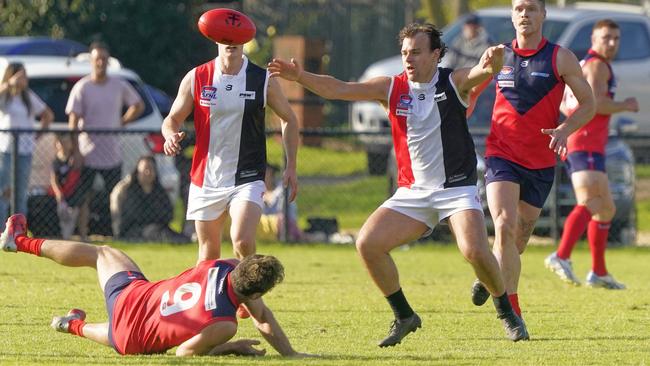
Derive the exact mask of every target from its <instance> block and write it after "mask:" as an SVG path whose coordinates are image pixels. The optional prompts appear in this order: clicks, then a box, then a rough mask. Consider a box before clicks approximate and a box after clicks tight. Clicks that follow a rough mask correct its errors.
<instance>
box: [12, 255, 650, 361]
mask: <svg viewBox="0 0 650 366" xmlns="http://www.w3.org/2000/svg"><path fill="white" fill-rule="evenodd" d="M121 248H123V249H125V250H126V251H127V253H129V254H130V255H131V256H132V257H133V258H134V259H135V260H136V261H137V262H138V263H139V264H140V266H141V267H142V269H143V271H144V272H145V274H147V276H148V277H149V278H150V279H151V280H158V279H161V278H165V277H168V276H171V275H175V274H177V273H179V272H180V271H182V270H183V269H185V268H186V267H189V266H191V265H192V264H193V263H194V260H195V258H196V246H195V245H189V246H165V245H155V244H143V245H137V246H121ZM550 250H551V249H550V248H548V247H533V248H530V249H529V251H528V252H527V253H526V254H524V256H523V274H522V278H521V282H520V291H519V292H520V299H521V304H522V307H523V309H524V316H525V319H526V322H527V325H528V328H529V330H530V333H531V337H532V340H531V341H530V342H519V343H512V342H510V341H508V340H506V339H505V337H504V334H503V329H502V328H501V325H500V323H499V321H498V320H497V319H496V318H495V314H494V311H493V308H492V307H491V305H490V303H488V304H486V305H485V306H483V307H475V306H473V305H472V304H471V302H470V301H469V286H470V284H471V282H472V280H473V278H474V276H473V274H472V272H471V269H470V267H469V265H467V264H466V263H465V262H464V260H463V259H462V258H461V256H460V254H459V253H458V251H457V249H455V247H453V246H437V245H426V246H415V247H413V248H411V249H409V250H401V249H397V250H395V251H394V252H393V256H394V259H395V261H396V263H397V264H398V266H399V268H400V270H401V273H400V275H401V279H402V286H403V288H404V291H405V294H406V295H407V297H408V298H409V300H410V302H411V304H412V306H413V307H414V309H415V310H416V311H417V312H418V313H419V314H420V315H421V317H422V320H423V328H422V329H421V330H419V331H418V332H416V333H415V334H412V335H409V336H408V337H407V338H406V339H405V340H404V342H403V344H401V345H399V346H397V347H395V348H390V349H379V348H378V347H377V346H376V345H375V343H376V341H377V340H378V339H380V338H382V337H383V336H384V335H385V333H386V331H387V330H388V325H389V323H390V320H391V317H392V315H391V312H390V309H389V308H388V306H387V304H386V302H385V300H384V299H383V298H382V296H381V295H380V294H379V292H378V290H377V289H376V288H375V287H374V285H373V284H372V283H371V281H370V279H369V277H368V275H367V274H366V273H365V271H364V270H363V268H362V265H361V264H360V262H359V259H358V258H357V256H356V253H355V251H354V249H353V248H352V247H351V246H333V245H330V246H325V245H318V246H314V245H312V246H306V245H300V246H280V245H263V246H260V247H259V252H262V253H271V254H274V255H276V256H278V257H279V258H280V259H281V260H282V262H283V263H284V265H285V267H286V280H285V282H284V283H283V284H281V285H279V287H278V288H277V289H275V290H274V291H272V292H271V293H270V294H269V295H268V296H267V297H266V302H267V303H268V304H269V306H270V307H271V308H272V309H274V312H275V315H276V317H277V318H278V320H279V321H280V322H281V324H283V326H284V329H285V331H286V332H287V334H288V336H289V338H290V339H291V340H292V343H293V345H294V347H295V348H296V349H297V350H299V351H303V352H309V353H315V354H319V355H321V357H320V358H316V359H302V360H286V359H283V358H281V357H279V356H278V355H277V353H276V352H275V351H273V350H271V349H269V346H268V344H263V346H264V347H265V348H267V351H268V355H267V356H264V357H259V358H255V359H251V358H243V357H232V356H228V357H224V358H221V359H216V360H208V359H206V358H205V357H196V358H191V359H183V360H180V359H177V358H175V356H173V351H170V352H168V354H166V355H156V356H128V357H121V356H119V355H117V354H116V353H115V352H114V351H113V350H111V349H110V348H108V347H104V346H100V345H96V344H94V343H92V342H90V341H88V340H84V339H81V338H78V337H73V336H70V335H66V334H59V333H56V332H54V331H53V330H51V329H50V328H49V326H48V324H49V321H50V319H51V317H52V316H53V315H56V314H61V313H65V312H66V311H67V310H68V309H70V308H71V307H79V308H82V309H85V310H86V312H87V313H88V320H89V321H91V322H102V321H105V320H106V319H107V318H106V312H105V309H104V303H103V301H104V300H103V297H102V294H101V292H100V290H99V287H98V286H97V281H96V278H95V274H94V272H93V271H92V270H90V269H75V268H63V267H60V266H58V265H55V264H53V263H52V262H49V261H48V260H46V259H41V258H36V257H33V256H29V255H26V254H7V253H0V293H2V294H3V296H2V301H0V334H1V335H2V336H1V337H0V364H2V365H13V364H39V365H61V364H79V365H89V364H113V365H143V364H158V365H177V364H204V363H207V362H214V363H219V364H228V365H251V364H254V365H432V364H437V365H449V364H463V365H478V364H485V365H494V364H501V365H515V364H516V365H598V364H601V365H614V364H616V365H620V364H636V365H639V364H648V363H650V350H649V349H648V343H649V341H650V326H649V323H650V319H649V317H648V313H649V312H650V283H649V282H648V281H647V275H646V274H647V263H648V262H650V250H648V248H627V249H617V250H610V251H609V252H608V261H609V266H610V270H611V271H612V272H613V273H614V274H616V276H617V278H618V279H620V280H622V281H624V282H625V283H626V284H627V285H628V287H629V288H628V290H625V291H616V292H615V291H606V290H593V289H588V288H584V287H577V288H575V287H570V286H568V285H565V284H563V283H561V282H560V281H559V280H558V279H557V278H556V277H555V275H553V274H551V273H550V272H548V271H547V270H546V269H544V268H543V265H542V262H543V259H544V257H545V256H546V255H547V254H548V253H549V252H550ZM223 252H224V253H227V254H229V253H230V248H229V247H228V246H227V247H226V248H224V250H223ZM227 254H226V255H227ZM574 264H575V268H576V271H577V273H579V274H580V276H581V277H582V276H583V275H584V274H585V273H586V271H587V270H588V266H589V256H588V252H587V251H586V250H585V248H584V247H579V248H578V249H577V251H576V252H575V255H574ZM237 337H246V338H255V339H261V337H260V336H259V335H258V334H257V332H256V331H255V330H254V329H253V327H252V323H251V321H250V320H244V321H241V322H240V332H239V334H238V335H237Z"/></svg>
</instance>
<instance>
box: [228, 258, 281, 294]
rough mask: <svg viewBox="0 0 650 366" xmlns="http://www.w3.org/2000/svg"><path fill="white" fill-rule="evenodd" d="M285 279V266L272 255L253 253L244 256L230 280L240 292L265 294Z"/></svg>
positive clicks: (236, 290)
mask: <svg viewBox="0 0 650 366" xmlns="http://www.w3.org/2000/svg"><path fill="white" fill-rule="evenodd" d="M283 279H284V267H283V266H282V263H280V261H279V260H278V259H277V258H275V257H273V256H270V255H261V254H253V255H251V256H248V257H246V258H244V259H243V260H242V261H241V262H239V264H238V265H237V267H235V269H234V270H233V271H232V276H231V277H230V280H231V282H232V286H233V288H234V290H235V292H237V293H238V294H241V295H243V296H251V295H253V294H256V293H259V294H265V293H267V292H269V291H270V290H271V289H272V288H273V287H274V286H275V285H276V284H278V283H280V282H282V280H283Z"/></svg>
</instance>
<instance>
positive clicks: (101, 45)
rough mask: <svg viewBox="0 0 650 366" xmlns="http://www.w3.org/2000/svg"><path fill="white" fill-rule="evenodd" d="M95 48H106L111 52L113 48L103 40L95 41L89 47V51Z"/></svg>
mask: <svg viewBox="0 0 650 366" xmlns="http://www.w3.org/2000/svg"><path fill="white" fill-rule="evenodd" d="M93 50H105V51H106V52H108V53H111V49H110V48H108V45H107V44H106V42H102V41H93V42H92V43H91V44H90V46H89V47H88V52H93Z"/></svg>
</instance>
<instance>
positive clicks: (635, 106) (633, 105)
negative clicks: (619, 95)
mask: <svg viewBox="0 0 650 366" xmlns="http://www.w3.org/2000/svg"><path fill="white" fill-rule="evenodd" d="M623 104H624V105H625V110H626V111H628V112H638V111H639V102H638V101H637V100H636V98H634V97H630V98H625V100H624V101H623Z"/></svg>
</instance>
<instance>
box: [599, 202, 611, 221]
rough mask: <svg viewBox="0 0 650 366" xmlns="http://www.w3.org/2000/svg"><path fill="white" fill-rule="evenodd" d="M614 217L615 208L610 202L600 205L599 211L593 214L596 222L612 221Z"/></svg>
mask: <svg viewBox="0 0 650 366" xmlns="http://www.w3.org/2000/svg"><path fill="white" fill-rule="evenodd" d="M614 215H616V206H615V205H614V203H613V202H612V203H608V204H605V205H602V207H601V209H600V210H599V211H598V212H597V213H596V214H594V218H595V219H596V220H598V221H602V222H608V221H612V219H613V218H614Z"/></svg>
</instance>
